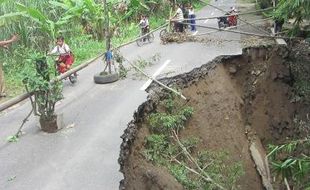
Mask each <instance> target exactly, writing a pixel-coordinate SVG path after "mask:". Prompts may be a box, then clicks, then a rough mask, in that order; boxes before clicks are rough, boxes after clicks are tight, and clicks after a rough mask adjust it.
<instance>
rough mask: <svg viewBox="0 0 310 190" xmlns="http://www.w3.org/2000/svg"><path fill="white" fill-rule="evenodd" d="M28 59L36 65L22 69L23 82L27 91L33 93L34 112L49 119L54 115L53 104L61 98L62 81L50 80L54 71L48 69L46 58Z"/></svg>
mask: <svg viewBox="0 0 310 190" xmlns="http://www.w3.org/2000/svg"><path fill="white" fill-rule="evenodd" d="M39 56H40V55H39V54H38V55H37V56H36V57H33V58H32V59H30V61H32V62H36V67H35V68H34V67H32V69H31V68H27V69H25V70H24V72H23V75H24V79H23V83H24V85H25V87H26V89H27V90H28V91H31V92H33V93H34V104H33V105H32V106H33V108H34V111H35V114H36V115H38V116H40V117H41V118H43V119H51V118H52V117H54V116H55V105H56V103H57V102H58V101H59V100H61V99H62V98H63V95H62V82H61V81H53V82H50V78H51V74H52V73H55V71H53V70H51V69H49V67H48V64H47V62H46V59H45V58H44V57H43V58H42V57H39Z"/></svg>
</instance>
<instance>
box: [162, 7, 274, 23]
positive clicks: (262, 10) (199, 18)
mask: <svg viewBox="0 0 310 190" xmlns="http://www.w3.org/2000/svg"><path fill="white" fill-rule="evenodd" d="M270 9H272V8H270V7H269V8H266V9H261V10H258V11H251V12H245V13H236V14H230V15H221V16H220V17H229V16H240V15H246V14H251V13H257V12H264V11H266V10H270ZM221 11H224V10H221ZM225 13H226V12H225ZM217 18H219V16H212V17H196V18H195V20H208V19H217ZM183 20H191V19H183ZM239 20H240V19H239ZM167 21H168V20H167ZM170 21H180V20H179V19H171V20H170ZM241 21H243V20H241ZM243 22H244V21H243Z"/></svg>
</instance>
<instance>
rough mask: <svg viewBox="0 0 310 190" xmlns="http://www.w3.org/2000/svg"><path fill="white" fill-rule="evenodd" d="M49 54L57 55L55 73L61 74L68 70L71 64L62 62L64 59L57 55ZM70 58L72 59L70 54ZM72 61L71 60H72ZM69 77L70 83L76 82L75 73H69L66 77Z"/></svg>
mask: <svg viewBox="0 0 310 190" xmlns="http://www.w3.org/2000/svg"><path fill="white" fill-rule="evenodd" d="M49 56H57V58H56V59H55V62H54V63H55V64H54V65H55V71H56V73H55V75H56V76H57V75H61V74H64V73H65V72H67V71H69V70H70V69H71V65H67V64H65V63H64V60H63V59H62V57H58V55H49ZM64 56H72V55H70V54H68V55H64ZM72 59H73V56H72ZM72 61H73V60H72ZM67 78H68V79H69V81H70V82H71V83H72V84H75V83H76V82H77V73H73V74H71V75H69V76H68V77H67Z"/></svg>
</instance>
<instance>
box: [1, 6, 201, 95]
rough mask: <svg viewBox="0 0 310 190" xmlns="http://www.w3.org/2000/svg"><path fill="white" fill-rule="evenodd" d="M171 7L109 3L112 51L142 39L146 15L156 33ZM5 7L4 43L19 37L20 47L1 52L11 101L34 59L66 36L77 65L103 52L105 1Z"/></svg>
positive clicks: (2, 27)
mask: <svg viewBox="0 0 310 190" xmlns="http://www.w3.org/2000/svg"><path fill="white" fill-rule="evenodd" d="M172 2H174V1H169V0H145V1H140V0H127V1H119V0H110V1H108V9H109V15H110V21H111V22H110V28H111V31H110V32H111V34H112V35H113V39H112V44H113V46H117V45H119V44H121V43H124V42H126V41H128V40H129V39H133V38H134V37H136V36H138V35H139V28H138V27H137V22H138V19H139V16H140V15H141V14H147V15H148V16H149V20H150V24H151V27H152V28H153V29H154V28H156V27H158V26H160V25H162V24H163V23H164V22H165V20H166V19H167V17H168V16H169V13H170V10H171V7H172V4H173V3H172ZM176 2H182V3H187V2H189V1H188V0H180V1H176ZM192 2H193V3H195V4H197V2H198V1H196V0H195V1H194V0H193V1H192ZM0 4H1V8H0V15H1V16H0V26H1V27H0V39H7V38H9V37H10V36H11V35H12V34H19V36H20V40H19V42H18V43H17V44H16V45H14V46H13V47H12V48H10V49H8V50H2V51H1V52H0V54H1V58H0V61H1V62H2V63H3V65H4V72H5V79H6V84H7V85H6V88H7V91H8V94H9V95H10V96H13V95H14V94H13V92H14V93H15V94H18V93H20V92H21V91H22V90H23V88H22V83H21V79H22V76H21V75H20V73H22V70H24V68H25V67H28V65H29V64H32V63H31V62H33V61H32V59H30V58H33V57H36V56H37V55H38V54H42V53H44V52H45V51H46V50H49V49H51V48H52V47H53V46H54V41H55V37H56V36H57V35H60V34H61V35H63V36H65V38H66V42H67V43H68V44H69V45H70V48H71V49H72V50H73V52H74V54H75V58H76V63H75V64H80V63H81V62H82V61H84V60H86V59H89V58H92V57H94V56H95V55H98V53H100V52H102V51H104V46H105V43H104V40H105V39H104V37H105V32H106V28H105V27H104V22H105V18H104V8H103V3H102V1H101V0H54V1H53V0H40V1H37V0H16V1H15V0H0Z"/></svg>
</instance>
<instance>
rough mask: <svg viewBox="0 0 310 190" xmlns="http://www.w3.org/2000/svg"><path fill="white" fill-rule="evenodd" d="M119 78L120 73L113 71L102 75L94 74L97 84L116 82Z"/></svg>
mask: <svg viewBox="0 0 310 190" xmlns="http://www.w3.org/2000/svg"><path fill="white" fill-rule="evenodd" d="M118 79H119V75H118V73H112V74H107V75H100V73H98V74H96V75H95V76H94V82H95V83H96V84H107V83H112V82H115V81H117V80H118Z"/></svg>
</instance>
